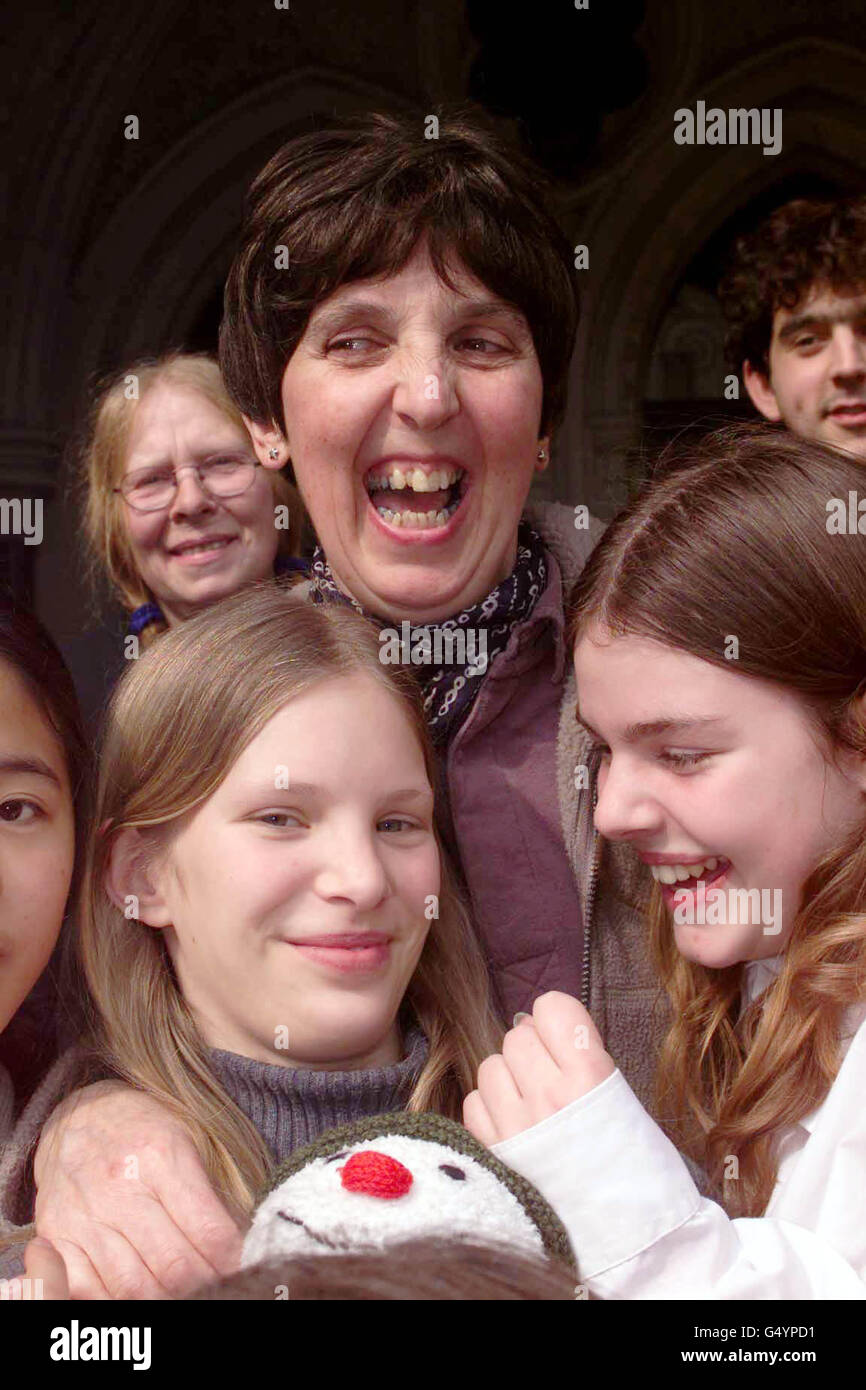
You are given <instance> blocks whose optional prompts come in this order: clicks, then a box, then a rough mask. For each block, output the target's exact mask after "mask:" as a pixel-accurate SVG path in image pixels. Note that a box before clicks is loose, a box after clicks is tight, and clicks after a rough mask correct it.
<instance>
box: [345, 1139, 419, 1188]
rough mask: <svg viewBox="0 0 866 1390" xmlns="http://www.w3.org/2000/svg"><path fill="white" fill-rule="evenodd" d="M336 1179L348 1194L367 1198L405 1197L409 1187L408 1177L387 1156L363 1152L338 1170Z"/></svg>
mask: <svg viewBox="0 0 866 1390" xmlns="http://www.w3.org/2000/svg"><path fill="white" fill-rule="evenodd" d="M340 1179H341V1181H342V1184H343V1186H344V1187H345V1188H347V1189H348V1191H349V1192H363V1193H365V1194H366V1196H368V1197H405V1195H406V1193H407V1192H408V1191H409V1188H410V1187H411V1186H412V1174H411V1173H410V1172H409V1169H408V1168H406V1167H404V1165H403V1164H402V1163H400V1162H399V1161H398V1160H397V1159H396V1158H392V1157H391V1155H390V1154H382V1153H377V1151H376V1150H375V1149H364V1150H362V1152H361V1153H357V1154H352V1157H351V1158H350V1159H348V1160H347V1162H346V1163H344V1164H343V1167H342V1168H341V1169H340Z"/></svg>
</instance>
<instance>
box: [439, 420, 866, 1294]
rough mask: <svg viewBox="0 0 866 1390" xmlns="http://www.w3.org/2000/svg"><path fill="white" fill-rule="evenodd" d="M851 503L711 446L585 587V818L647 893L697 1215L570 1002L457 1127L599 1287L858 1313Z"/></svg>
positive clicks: (580, 639) (860, 770)
mask: <svg viewBox="0 0 866 1390" xmlns="http://www.w3.org/2000/svg"><path fill="white" fill-rule="evenodd" d="M861 491H863V492H866V475H864V473H863V468H862V464H860V463H858V461H857V460H856V459H855V458H854V457H853V456H850V455H846V454H844V453H842V452H838V453H837V452H835V451H833V450H831V449H828V448H825V447H824V446H822V445H819V444H814V443H810V442H807V441H804V440H800V439H798V438H796V437H795V436H793V435H790V434H777V433H775V432H772V431H766V430H763V429H760V430H754V429H747V430H745V431H735V432H732V433H731V432H723V433H721V434H719V435H718V436H716V437H713V438H711V439H709V440H708V441H707V442H706V443H705V444H704V445H703V446H701V447H698V448H696V449H693V450H692V451H691V453H690V455H689V457H688V459H687V466H685V467H681V468H676V469H673V470H671V471H669V472H665V473H664V474H661V475H659V476H658V477H657V478H656V480H655V481H654V482H652V483H651V485H650V486H649V487H648V489H647V490H646V491H645V493H644V494H643V495H642V496H641V497H640V498H639V499H638V500H637V501H636V502H635V503H634V504H633V505H632V506H631V507H629V508H628V509H627V510H626V511H625V512H624V513H623V514H622V515H621V516H620V517H619V518H618V519H617V520H616V522H615V523H614V524H613V525H612V526H611V528H610V529H609V531H608V532H607V534H606V535H605V537H604V539H603V541H602V543H601V545H600V546H599V547H598V549H597V550H596V551H595V553H594V555H593V557H592V559H591V561H590V563H589V565H588V566H587V568H586V570H585V572H584V574H583V575H582V576H581V579H580V580H579V582H578V585H577V589H576V592H575V594H574V600H573V601H574V609H573V635H574V637H575V638H576V647H575V671H576V677H577V690H578V700H579V711H580V718H581V720H582V721H583V723H584V725H585V726H586V727H588V729H589V730H590V733H591V735H592V737H593V738H594V740H595V742H594V747H593V748H592V749H590V748H588V749H587V754H586V756H587V760H588V761H589V760H590V759H592V758H594V759H596V760H600V763H601V769H600V774H599V779H598V801H597V805H596V808H595V820H596V825H597V826H598V829H599V830H600V832H601V834H602V835H603V836H605V837H607V838H608V839H610V840H614V841H617V842H619V843H620V844H624V845H628V846H630V848H631V850H632V852H633V853H634V854H635V855H636V856H637V858H638V859H640V860H642V861H643V863H644V864H645V865H648V866H649V868H650V871H651V873H652V878H653V879H654V880H655V883H654V884H653V886H652V899H651V903H650V905H649V915H648V930H649V933H650V938H651V943H652V949H653V953H654V956H655V961H656V966H657V970H658V972H659V974H660V977H661V979H662V981H663V983H664V985H665V987H666V990H667V994H668V996H669V999H670V1003H671V1006H672V1009H671V1024H670V1030H669V1032H668V1034H667V1039H666V1042H665V1044H664V1047H663V1051H662V1055H661V1059H660V1064H659V1069H658V1089H659V1104H658V1113H659V1115H661V1116H662V1117H664V1118H665V1127H666V1129H667V1131H668V1135H669V1136H670V1138H672V1139H673V1140H674V1142H675V1143H676V1145H677V1146H678V1148H679V1149H680V1151H681V1153H683V1154H685V1155H687V1156H688V1157H689V1158H691V1159H693V1160H695V1161H696V1162H697V1164H699V1165H700V1166H701V1167H702V1168H703V1170H704V1172H705V1174H706V1179H707V1185H708V1188H709V1195H705V1196H702V1195H701V1193H700V1192H699V1191H698V1190H697V1188H696V1186H695V1183H694V1182H693V1180H692V1177H691V1176H690V1173H689V1171H688V1169H687V1167H686V1165H685V1163H684V1162H683V1159H682V1157H681V1156H680V1153H678V1152H677V1150H676V1149H675V1148H674V1146H673V1144H672V1143H671V1142H670V1140H669V1138H666V1137H665V1135H664V1134H663V1133H662V1131H661V1129H660V1128H659V1127H658V1126H657V1125H656V1124H655V1123H654V1122H653V1120H651V1119H650V1117H649V1115H648V1114H647V1112H646V1111H645V1110H644V1109H643V1107H642V1106H641V1105H640V1104H639V1103H638V1101H637V1099H636V1097H635V1096H634V1094H633V1093H632V1091H631V1090H630V1088H629V1087H628V1085H627V1084H626V1082H625V1080H624V1078H623V1076H622V1075H621V1073H620V1072H619V1071H618V1070H616V1069H615V1066H614V1062H613V1060H612V1058H610V1057H609V1056H608V1055H607V1053H606V1052H605V1051H604V1045H603V1043H602V1041H601V1039H600V1037H599V1036H598V1034H597V1033H596V1032H595V1030H594V1028H593V1026H592V1021H591V1020H590V1018H589V1015H588V1014H587V1013H586V1011H585V1010H583V1009H582V1007H581V1006H580V1005H579V1004H578V1003H577V1001H575V1000H572V999H570V998H568V997H567V996H564V995H547V996H544V997H543V998H542V999H541V1000H540V1001H538V1002H537V1004H536V1006H535V1009H534V1013H533V1018H532V1019H530V1020H523V1021H521V1022H520V1023H519V1024H518V1026H517V1027H516V1028H515V1029H514V1030H513V1032H512V1033H510V1034H508V1035H507V1036H506V1039H505V1042H504V1044H503V1055H502V1057H500V1058H498V1059H494V1061H493V1063H492V1064H485V1067H483V1068H482V1073H481V1075H480V1077H479V1088H478V1091H476V1092H475V1093H474V1094H473V1095H472V1096H471V1097H469V1098H468V1100H467V1106H466V1122H467V1124H468V1125H469V1127H470V1128H471V1129H472V1130H473V1132H474V1133H475V1134H476V1136H477V1137H479V1138H481V1139H482V1140H484V1141H486V1142H488V1143H494V1144H495V1145H496V1149H495V1151H496V1153H497V1155H498V1156H499V1157H500V1158H502V1159H503V1160H504V1161H505V1162H506V1163H509V1164H510V1165H511V1166H512V1167H514V1168H517V1169H518V1170H519V1171H520V1172H522V1173H523V1174H524V1175H525V1176H526V1177H528V1178H530V1179H531V1180H532V1181H533V1182H535V1183H536V1185H537V1186H538V1187H539V1188H540V1189H541V1190H542V1191H543V1192H544V1195H545V1196H546V1197H547V1199H548V1200H549V1201H550V1202H551V1204H552V1205H553V1206H554V1207H555V1209H556V1210H557V1211H558V1212H559V1214H560V1216H561V1217H562V1219H563V1220H564V1221H565V1224H566V1226H567V1227H568V1230H569V1235H570V1237H571V1240H572V1243H573V1245H574V1248H575V1251H576V1252H577V1256H578V1260H579V1263H580V1269H581V1275H582V1278H583V1280H584V1282H585V1283H586V1284H587V1285H588V1287H589V1289H590V1291H591V1292H592V1293H596V1294H601V1295H606V1296H608V1297H613V1298H664V1297H670V1298H695V1297H702V1298H720V1299H721V1298H724V1299H730V1298H773V1297H776V1298H802V1297H806V1298H810V1297H811V1298H829V1297H839V1298H855V1299H860V1298H863V1297H866V1123H864V1118H863V1116H864V1105H863V1097H864V1094H866V835H864V831H866V546H864V542H863V537H862V534H860V532H859V530H858V518H859V516H860V511H859V510H858V502H857V499H858V496H859V493H860V492H861ZM859 507H860V508H863V510H864V511H866V503H863V502H861V503H859ZM852 517H853V527H852V524H851V518H852ZM861 524H862V525H863V527H864V528H866V522H862V523H861ZM530 1060H531V1062H532V1068H531V1071H530V1068H529V1062H530ZM542 1088H543V1089H542ZM516 1093H517V1094H516ZM556 1112H559V1113H556ZM539 1121H542V1123H539ZM533 1126H534V1127H533Z"/></svg>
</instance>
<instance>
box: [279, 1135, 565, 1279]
mask: <svg viewBox="0 0 866 1390" xmlns="http://www.w3.org/2000/svg"><path fill="white" fill-rule="evenodd" d="M386 1134H405V1135H408V1136H409V1137H410V1138H415V1139H429V1140H432V1142H433V1143H436V1144H442V1145H444V1146H445V1147H447V1148H449V1149H454V1150H455V1152H456V1153H462V1154H465V1155H466V1156H467V1158H472V1159H474V1160H475V1162H476V1163H480V1164H481V1165H482V1167H484V1168H487V1169H488V1170H489V1171H490V1172H491V1173H493V1174H494V1175H495V1176H496V1177H497V1178H498V1179H499V1181H500V1182H501V1183H502V1185H503V1187H506V1188H507V1189H508V1191H509V1192H510V1193H511V1194H512V1195H513V1196H514V1197H516V1198H517V1200H518V1202H519V1203H520V1205H521V1206H522V1207H523V1210H524V1211H525V1212H526V1214H527V1216H528V1217H529V1219H530V1220H531V1221H532V1222H533V1224H534V1225H535V1226H536V1228H537V1230H538V1232H539V1234H540V1235H541V1239H542V1241H543V1243H544V1248H545V1250H546V1251H547V1253H548V1255H550V1256H552V1257H553V1258H554V1259H557V1260H560V1261H561V1262H562V1263H563V1264H564V1265H566V1266H567V1267H568V1268H570V1269H572V1270H575V1271H576V1269H577V1264H576V1261H575V1258H574V1252H573V1251H572V1248H571V1242H570V1241H569V1239H568V1233H567V1232H566V1229H565V1227H564V1226H563V1224H562V1222H561V1221H560V1219H559V1217H558V1216H557V1214H556V1212H555V1211H554V1210H553V1207H552V1206H551V1205H550V1204H549V1202H547V1201H546V1200H545V1198H544V1197H542V1195H541V1193H540V1192H539V1191H538V1188H537V1187H534V1186H533V1184H532V1183H531V1182H530V1181H529V1180H528V1179H527V1178H524V1177H521V1175H520V1173H516V1172H515V1171H514V1169H513V1168H509V1167H508V1165H507V1164H505V1163H503V1162H502V1160H501V1159H499V1158H497V1157H496V1155H495V1154H493V1153H491V1152H490V1150H489V1149H488V1148H486V1147H485V1145H484V1144H481V1143H479V1141H478V1140H477V1139H476V1138H475V1137H474V1136H473V1135H471V1134H470V1133H469V1131H468V1129H466V1128H465V1127H464V1126H463V1125H461V1124H458V1122H457V1121H456V1120H451V1119H448V1117H447V1116H445V1115H438V1114H436V1113H435V1112H434V1111H423V1112H421V1113H419V1112H416V1111H409V1110H394V1111H390V1112H389V1113H388V1114H385V1115H372V1116H370V1117H369V1118H366V1119H363V1120H355V1121H353V1122H352V1123H351V1124H346V1125H340V1126H339V1128H337V1129H329V1130H327V1131H326V1132H325V1133H324V1134H321V1135H320V1136H319V1138H318V1139H316V1140H314V1141H313V1143H312V1144H305V1145H304V1147H303V1148H302V1149H296V1150H295V1152H294V1153H293V1154H292V1155H291V1157H290V1158H287V1159H286V1161H285V1162H284V1163H281V1164H280V1166H279V1168H277V1169H276V1171H275V1172H274V1173H273V1174H272V1176H271V1179H270V1181H269V1183H268V1185H267V1187H266V1188H265V1189H264V1190H263V1192H262V1194H261V1196H262V1197H264V1196H266V1195H267V1193H268V1192H272V1191H273V1189H274V1188H275V1187H279V1186H280V1184H281V1183H283V1182H285V1181H286V1179H287V1178H290V1177H291V1176H292V1175H293V1174H294V1173H297V1172H299V1171H300V1170H301V1168H304V1167H306V1165H307V1164H308V1163H312V1161H313V1160H314V1159H316V1158H327V1157H329V1155H330V1154H334V1153H339V1151H340V1149H345V1148H347V1147H350V1146H351V1145H353V1144H360V1143H361V1142H362V1141H363V1140H365V1139H378V1138H380V1137H382V1136H384V1135H386Z"/></svg>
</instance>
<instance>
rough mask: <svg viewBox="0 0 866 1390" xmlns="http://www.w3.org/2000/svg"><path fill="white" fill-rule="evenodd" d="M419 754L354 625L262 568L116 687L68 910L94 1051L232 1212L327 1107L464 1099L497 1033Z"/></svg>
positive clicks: (408, 713) (382, 672) (241, 1211)
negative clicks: (182, 1134)
mask: <svg viewBox="0 0 866 1390" xmlns="http://www.w3.org/2000/svg"><path fill="white" fill-rule="evenodd" d="M374 728H375V730H376V733H377V737H376V738H375V739H372V738H370V736H369V733H370V730H371V729H374ZM432 756H433V755H432V752H431V749H430V745H429V742H428V737H427V733H426V725H425V722H424V718H423V712H422V709H421V706H420V700H419V697H418V694H417V691H416V688H415V686H414V683H413V682H412V680H411V677H410V676H408V675H406V674H405V673H401V672H400V671H399V670H394V669H390V668H387V667H385V666H383V665H382V663H381V662H380V660H379V644H378V642H377V639H376V634H375V631H373V630H372V629H371V628H370V627H369V626H368V625H367V624H366V623H365V622H364V621H363V619H361V618H359V617H357V615H355V614H353V613H351V612H349V611H347V610H343V609H337V608H333V609H332V608H324V607H319V606H316V605H313V604H309V603H307V602H305V601H304V600H302V599H300V598H297V597H295V596H293V595H292V594H290V593H286V592H284V591H282V590H280V589H278V588H276V587H274V586H272V585H260V586H256V587H255V588H254V589H253V590H252V591H250V592H247V593H245V594H238V595H235V596H234V597H232V598H230V599H227V600H225V601H224V602H223V603H221V604H219V605H217V606H216V607H215V608H213V609H211V610H209V611H208V612H206V613H203V614H200V615H199V616H198V617H195V618H191V619H189V620H188V621H187V622H185V623H183V624H182V625H181V626H180V627H179V628H177V629H173V630H171V631H170V632H168V633H167V634H165V636H164V637H161V638H160V640H159V642H157V643H155V644H154V645H153V646H152V647H151V649H150V650H149V651H147V652H146V653H145V654H144V656H143V657H141V659H140V660H139V661H138V662H136V663H134V664H133V666H132V668H131V669H130V670H129V671H128V673H127V674H126V675H125V676H124V677H123V678H122V680H121V682H120V685H119V687H118V689H117V691H116V693H115V696H114V698H113V701H112V705H111V709H110V713H109V718H108V723H107V728H106V736H105V742H104V747H103V750H102V756H101V762H100V777H99V787H98V793H97V807H96V826H97V827H98V830H97V832H96V833H95V834H94V835H93V837H92V841H91V844H90V847H89V851H88V857H87V862H86V867H85V879H84V885H83V893H82V902H81V911H80V937H81V950H82V957H83V963H84V968H85V971H86V976H87V980H88V983H89V988H90V993H91V997H92V1017H91V1026H90V1030H89V1041H90V1045H91V1047H92V1054H93V1057H94V1060H95V1062H96V1064H97V1066H98V1070H99V1074H100V1075H102V1076H104V1075H106V1074H109V1075H111V1076H114V1077H117V1078H120V1079H122V1080H124V1081H126V1082H128V1083H129V1084H130V1085H131V1086H135V1087H137V1088H139V1089H140V1090H142V1091H144V1092H146V1093H148V1094H150V1095H151V1096H153V1097H154V1098H156V1099H158V1100H159V1101H161V1102H162V1103H163V1104H164V1105H165V1107H166V1108H167V1109H168V1110H169V1111H170V1112H171V1113H172V1114H174V1115H175V1116H177V1117H178V1118H179V1119H180V1120H182V1122H183V1123H184V1124H185V1125H186V1127H187V1128H188V1130H189V1131H190V1132H191V1134H192V1137H193V1140H194V1142H195V1144H196V1146H197V1148H198V1151H199V1153H200V1156H201V1159H202V1162H203V1164H204V1166H205V1168H206V1171H207V1173H208V1176H209V1178H210V1180H211V1182H212V1183H213V1185H214V1187H215V1189H216V1191H217V1192H218V1193H219V1195H220V1196H221V1197H222V1199H223V1200H224V1201H225V1202H226V1204H227V1205H228V1206H229V1208H230V1209H231V1210H232V1212H233V1213H234V1215H235V1216H236V1218H237V1219H238V1220H239V1221H241V1222H242V1221H243V1220H244V1218H245V1217H246V1215H247V1214H248V1212H249V1211H250V1209H251V1204H252V1200H253V1197H254V1194H255V1192H256V1190H257V1188H258V1186H259V1185H260V1183H261V1181H262V1179H263V1178H264V1177H265V1175H266V1173H267V1171H268V1167H269V1165H270V1163H271V1162H272V1161H273V1160H274V1159H282V1158H284V1157H285V1156H286V1155H287V1154H288V1153H290V1152H291V1151H292V1150H293V1149H294V1148H295V1147H296V1146H297V1145H298V1144H300V1143H304V1142H307V1141H308V1140H310V1139H311V1138H314V1137H315V1136H316V1135H317V1134H318V1133H319V1132H320V1131H321V1130H323V1129H327V1128H330V1127H331V1126H332V1125H333V1124H337V1123H341V1122H342V1121H344V1120H346V1119H349V1118H354V1117H357V1116H360V1115H362V1114H376V1113H379V1112H381V1111H386V1110H389V1109H402V1108H406V1107H408V1108H410V1109H415V1110H427V1109H434V1110H439V1111H441V1112H443V1113H445V1114H450V1115H452V1116H459V1114H460V1105H461V1101H462V1096H463V1095H464V1094H465V1092H466V1091H467V1090H468V1089H469V1088H470V1087H471V1085H472V1081H473V1076H474V1069H475V1068H476V1067H477V1065H478V1063H479V1061H480V1060H481V1058H482V1057H483V1056H484V1055H485V1053H486V1052H488V1051H489V1050H490V1049H491V1047H492V1046H495V1045H496V1041H497V1036H498V1035H497V1030H496V1025H495V1023H494V1020H493V1016H492V1013H491V1011H490V1008H489V1005H488V1002H487V997H488V996H487V989H488V986H487V973H486V968H485V964H484V960H483V957H482V956H481V953H480V951H479V950H478V947H477V945H476V943H475V940H474V937H473V934H472V930H471V927H470V925H469V922H468V918H467V917H466V915H465V914H464V911H463V909H462V907H461V905H460V902H459V900H458V898H457V896H456V893H455V890H454V889H453V887H452V885H451V880H450V876H449V871H448V869H447V866H446V864H445V862H444V861H443V860H442V858H441V856H440V849H439V842H438V837H437V834H436V831H435V829H434V826H433V792H432V789H431V780H432V776H433V768H434V764H433V761H432ZM64 1246H65V1243H64V1242H62V1241H60V1242H58V1248H59V1249H60V1252H61V1254H63V1255H64V1256H65V1257H66V1259H67V1264H70V1265H71V1266H73V1267H74V1261H75V1252H74V1250H72V1249H65V1248H64Z"/></svg>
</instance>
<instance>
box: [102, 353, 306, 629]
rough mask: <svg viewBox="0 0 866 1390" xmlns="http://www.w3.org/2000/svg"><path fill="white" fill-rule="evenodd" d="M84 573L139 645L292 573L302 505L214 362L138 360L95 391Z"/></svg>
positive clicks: (181, 357) (175, 357)
mask: <svg viewBox="0 0 866 1390" xmlns="http://www.w3.org/2000/svg"><path fill="white" fill-rule="evenodd" d="M80 474H81V482H82V484H83V491H84V496H85V504H84V510H85V519H86V525H85V535H86V538H87V542H88V547H89V553H90V560H91V566H92V569H93V570H94V571H95V573H96V575H97V576H98V577H100V578H105V579H107V581H108V582H109V584H110V585H111V587H112V589H113V591H114V593H115V595H116V596H117V597H118V598H119V599H120V601H121V603H122V605H123V607H124V608H125V609H126V610H127V612H128V613H129V631H130V632H131V633H134V634H135V635H136V636H139V637H140V639H141V641H142V643H143V644H144V645H146V644H147V643H148V642H150V641H152V640H153V638H154V636H156V635H157V634H158V633H160V632H163V631H165V629H166V628H167V627H171V626H174V624H176V623H178V622H182V621H183V620H184V619H185V618H188V617H191V616H192V615H193V614H194V613H196V612H198V611H200V610H201V609H202V608H206V607H207V606H208V605H209V604H211V603H216V602H217V601H218V600H219V599H222V598H226V597H227V596H228V595H229V594H233V593H235V592H236V591H237V590H238V589H241V588H243V587H244V586H245V585H247V584H250V583H253V582H254V581H256V580H259V579H264V578H266V577H267V576H268V575H272V574H274V573H275V572H276V573H279V572H280V571H281V570H282V569H286V568H290V567H291V564H290V557H291V556H292V555H293V554H294V553H296V549H297V541H298V539H299V533H300V521H301V506H300V502H299V500H298V497H297V494H296V492H295V490H294V488H293V487H292V485H291V484H290V483H289V482H287V481H286V479H285V478H283V477H281V476H280V475H279V474H278V473H266V472H265V470H264V469H262V468H261V467H260V465H259V462H258V460H257V458H256V455H255V452H254V449H253V446H252V441H251V439H250V436H249V434H248V433H247V430H246V428H245V426H244V422H243V419H242V417H241V415H240V413H239V412H238V410H237V408H236V406H235V405H234V404H233V402H232V401H231V399H230V398H229V396H228V394H227V392H226V390H225V387H224V386H223V382H222V378H221V376H220V371H219V367H218V366H217V364H216V362H215V361H213V359H212V358H210V357H207V356H204V355H201V354H197V353H181V352H173V353H169V354H166V355H165V356H163V357H160V358H158V359H156V360H151V361H146V362H139V363H135V364H133V365H131V366H129V367H126V368H124V369H123V370H122V371H120V372H118V373H116V374H115V375H114V376H113V377H112V378H111V379H110V380H109V381H108V382H107V383H106V384H105V385H104V386H103V387H102V389H101V390H99V391H98V393H97V395H96V397H95V399H94V402H93V405H92V408H91V411H90V416H89V420H88V427H87V433H86V439H85V444H84V447H83V448H82V450H81V455H80Z"/></svg>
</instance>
